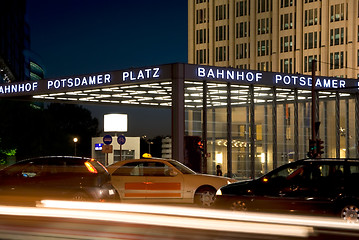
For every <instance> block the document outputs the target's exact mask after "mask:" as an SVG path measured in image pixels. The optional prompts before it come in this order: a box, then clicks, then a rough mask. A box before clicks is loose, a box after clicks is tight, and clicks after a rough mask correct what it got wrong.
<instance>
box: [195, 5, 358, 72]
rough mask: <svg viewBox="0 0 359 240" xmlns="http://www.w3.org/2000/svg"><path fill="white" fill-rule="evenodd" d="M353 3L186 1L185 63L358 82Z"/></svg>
mask: <svg viewBox="0 0 359 240" xmlns="http://www.w3.org/2000/svg"><path fill="white" fill-rule="evenodd" d="M358 8H359V5H358V1H357V0H323V1H320V0H278V1H275V0H189V1H188V62H189V63H192V64H203V65H210V66H226V67H235V68H241V69H251V70H260V71H272V72H282V73H300V74H311V72H312V59H316V60H317V65H316V70H317V71H316V74H317V75H321V76H336V77H344V78H358V74H359V44H358V43H359V21H358V19H359V10H358Z"/></svg>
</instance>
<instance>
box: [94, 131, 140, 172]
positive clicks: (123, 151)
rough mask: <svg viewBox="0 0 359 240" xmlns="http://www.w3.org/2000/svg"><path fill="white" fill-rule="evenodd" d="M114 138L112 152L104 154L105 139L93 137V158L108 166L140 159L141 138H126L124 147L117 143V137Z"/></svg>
mask: <svg viewBox="0 0 359 240" xmlns="http://www.w3.org/2000/svg"><path fill="white" fill-rule="evenodd" d="M112 138H113V141H112V143H111V145H112V152H111V153H104V152H103V151H102V146H103V145H105V144H104V143H103V137H93V138H92V140H91V141H92V146H91V156H92V157H93V158H95V159H96V160H98V161H100V162H101V163H102V164H104V165H106V166H108V165H111V164H113V163H115V162H118V161H121V160H126V159H138V158H140V137H126V142H125V143H124V144H123V145H122V146H121V145H120V144H119V143H118V142H117V136H113V137H112Z"/></svg>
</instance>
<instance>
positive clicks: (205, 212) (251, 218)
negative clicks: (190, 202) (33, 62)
mask: <svg viewBox="0 0 359 240" xmlns="http://www.w3.org/2000/svg"><path fill="white" fill-rule="evenodd" d="M38 206H39V207H41V206H42V207H48V208H64V209H86V210H104V211H118V212H136V213H147V214H163V215H172V216H183V217H198V218H207V219H217V220H233V221H248V222H260V223H276V224H286V225H298V226H303V225H304V226H307V227H325V228H333V227H334V228H340V229H343V230H353V229H354V230H358V231H359V224H351V223H347V222H345V221H344V220H341V219H339V217H338V219H337V218H329V217H313V216H300V215H294V214H293V215H289V214H271V213H256V212H238V211H229V210H228V211H226V210H216V209H203V208H194V207H176V206H164V205H150V204H128V203H97V202H75V201H56V200H42V201H41V204H39V205H38Z"/></svg>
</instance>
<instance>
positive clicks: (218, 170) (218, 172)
mask: <svg viewBox="0 0 359 240" xmlns="http://www.w3.org/2000/svg"><path fill="white" fill-rule="evenodd" d="M217 176H222V170H221V166H220V165H219V164H218V165H217Z"/></svg>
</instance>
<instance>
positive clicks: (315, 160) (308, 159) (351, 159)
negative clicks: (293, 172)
mask: <svg viewBox="0 0 359 240" xmlns="http://www.w3.org/2000/svg"><path fill="white" fill-rule="evenodd" d="M298 161H308V162H338V161H339V162H346V161H353V162H359V159H358V158H306V159H301V160H298Z"/></svg>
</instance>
